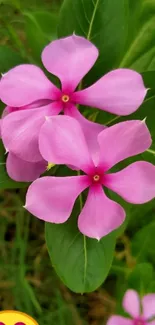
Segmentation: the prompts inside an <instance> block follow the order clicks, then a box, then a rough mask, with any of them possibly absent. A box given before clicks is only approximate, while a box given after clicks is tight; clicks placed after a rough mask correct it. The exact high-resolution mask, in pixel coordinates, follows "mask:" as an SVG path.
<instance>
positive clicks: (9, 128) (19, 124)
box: [1, 102, 61, 162]
mask: <svg viewBox="0 0 155 325" xmlns="http://www.w3.org/2000/svg"><path fill="white" fill-rule="evenodd" d="M60 110H61V107H59V105H58V104H56V102H55V103H52V104H49V105H46V106H44V107H40V108H34V109H26V110H20V111H17V112H14V113H10V114H8V115H7V116H6V117H5V118H4V119H3V120H2V130H1V132H2V140H3V143H4V146H5V148H7V150H8V151H11V152H12V153H14V154H15V155H16V156H18V157H19V158H21V159H23V160H27V161H30V162H37V161H40V160H42V156H41V154H40V151H39V144H38V135H39V132H40V128H41V126H42V124H43V123H44V121H45V116H47V115H52V114H58V113H59V112H60Z"/></svg>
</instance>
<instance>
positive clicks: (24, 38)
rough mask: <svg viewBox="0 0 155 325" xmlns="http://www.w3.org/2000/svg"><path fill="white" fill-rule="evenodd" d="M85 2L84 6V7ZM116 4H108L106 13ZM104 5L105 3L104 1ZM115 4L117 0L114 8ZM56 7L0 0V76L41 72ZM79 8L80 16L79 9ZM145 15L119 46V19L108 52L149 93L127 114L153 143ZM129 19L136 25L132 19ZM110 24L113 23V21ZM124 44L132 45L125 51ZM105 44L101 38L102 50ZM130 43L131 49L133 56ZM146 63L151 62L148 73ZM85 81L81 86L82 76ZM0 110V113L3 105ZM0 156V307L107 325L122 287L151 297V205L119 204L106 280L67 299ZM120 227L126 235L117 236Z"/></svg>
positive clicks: (52, 1)
mask: <svg viewBox="0 0 155 325" xmlns="http://www.w3.org/2000/svg"><path fill="white" fill-rule="evenodd" d="M78 1H79V2H77V0H75V2H76V4H77V6H78V5H79V6H81V4H82V2H81V1H80V0H78ZM89 1H90V0H88V2H87V1H86V2H87V4H88V5H89V4H90V2H89ZM71 2H72V3H73V1H72V0H71V1H66V7H68V6H70V7H69V8H71V9H73V8H72V6H71ZM118 2H119V1H117V2H116V1H114V2H113V5H114V9H113V13H114V11H115V10H116V7H115V6H116V4H117V5H118ZM138 2H141V1H139V0H138V1H137V2H136V3H138ZM92 3H93V2H92ZM108 3H110V2H109V1H107V4H108ZM120 3H121V1H120V2H119V5H120ZM130 3H131V8H130V9H131V11H133V10H135V11H134V12H135V13H136V14H137V12H138V15H140V14H141V11H140V12H139V11H137V10H138V9H137V7H136V4H135V2H134V1H130ZM148 3H150V7H151V8H152V9H153V8H154V7H155V3H153V1H148ZM61 4H62V0H8V1H7V0H6V1H5V0H0V72H1V73H5V72H6V71H7V70H9V69H10V68H11V67H13V66H15V65H17V64H20V63H23V62H28V63H35V64H38V65H40V66H41V67H42V64H41V60H40V54H41V51H42V48H43V47H44V46H45V45H46V44H47V43H49V42H50V41H51V40H52V39H56V38H57V22H58V15H59V10H60V6H61ZM153 5H154V7H153ZM135 7H136V8H135ZM120 9H121V10H122V8H118V9H117V10H120ZM143 9H144V8H143ZM65 10H67V9H66V8H65V7H64V10H63V13H61V17H62V20H61V23H60V24H59V36H63V35H66V33H69V31H70V28H71V29H72V28H73V25H74V23H75V21H74V19H75V17H74V15H72V12H71V13H70V14H68V12H69V11H67V14H66V15H65ZM80 10H82V12H85V8H84V7H83V8H82V9H80ZM100 10H101V8H100ZM142 12H143V10H142ZM146 13H147V17H149V18H150V17H151V19H150V23H149V24H148V29H147V28H145V29H144V31H143V27H141V25H140V23H143V19H144V17H143V15H141V19H139V20H138V25H137V28H133V30H132V32H131V35H130V37H128V41H127V42H125V41H124V38H127V35H128V34H127V29H126V21H125V22H124V23H123V22H120V24H121V26H124V31H126V32H125V33H124V38H120V36H118V35H117V37H116V42H118V40H120V39H122V43H118V45H119V48H120V53H121V54H122V57H120V56H119V55H118V52H119V51H118V48H115V51H117V53H114V54H116V56H117V58H116V62H115V63H114V66H115V67H117V66H119V64H118V62H119V60H120V61H121V62H123V64H124V66H129V67H133V68H135V69H136V70H137V71H140V72H144V73H143V77H144V80H145V83H146V86H147V87H149V88H152V89H151V90H149V93H148V97H147V100H146V101H145V102H144V104H143V105H142V107H141V108H140V111H139V112H138V113H137V112H136V113H135V114H133V115H131V117H130V118H137V117H138V118H144V117H145V116H148V119H147V120H148V126H149V127H150V129H151V133H152V136H153V139H154V135H155V130H154V123H155V122H154V121H155V91H154V88H155V72H154V70H155V68H154V65H153V64H154V63H153V62H154V51H155V50H154V45H155V44H154V43H155V41H154V39H153V37H154V35H153V33H152V31H151V30H152V26H153V28H154V24H153V22H154V18H152V16H151V15H153V14H150V12H149V10H147V11H146ZM88 14H89V11H88ZM98 14H99V13H98ZM122 17H123V16H122ZM87 18H88V17H87ZM103 18H106V16H105V17H103ZM78 19H79V20H81V23H79V26H81V27H80V28H82V30H83V29H84V28H85V25H83V21H82V15H81V16H79V17H78ZM127 19H128V20H129V23H130V24H131V21H132V20H131V17H130V19H129V16H127V17H126V20H127ZM133 19H135V21H136V18H135V16H133ZM152 19H153V20H152ZM88 20H89V19H88ZM114 22H115V24H116V26H117V24H118V22H117V21H114ZM103 23H105V19H104V20H103ZM122 24H123V25H122ZM152 24H153V25H152ZM133 25H134V24H133ZM60 27H61V32H60ZM86 27H87V26H86ZM100 27H101V26H99V28H100ZM114 27H115V26H114ZM118 27H119V26H118ZM133 27H134V26H133ZM80 28H79V30H76V32H77V33H79V34H81V30H80ZM138 28H139V30H140V32H142V35H141V34H140V35H138V40H137V39H136V38H135V39H136V42H139V43H136V44H134V42H132V39H134V37H135V35H136V33H137V30H138ZM150 28H151V30H150ZM118 29H119V28H118ZM148 31H150V34H149V35H150V36H149V41H150V43H149V41H148V40H147V44H146V47H144V46H142V45H141V43H140V41H141V37H142V36H143V38H144V36H145V38H147V35H148ZM109 33H110V31H109ZM151 33H152V34H151ZM145 34H147V35H145ZM97 37H99V35H98V33H96V34H94V36H93V39H94V41H95V40H96V38H97ZM104 37H105V39H106V37H107V35H106V34H105V35H104ZM151 37H152V38H151ZM93 39H92V41H93ZM130 42H131V44H132V46H130ZM109 43H110V42H109V39H108V42H107V43H106V44H107V46H108V44H109ZM124 44H125V45H124ZM150 44H151V47H150V48H149V46H150ZM133 45H134V46H137V48H138V50H136V52H135V47H134V46H133ZM128 48H129V50H128ZM108 51H109V49H107V48H106V47H104V51H103V52H104V58H105V63H104V68H103V71H102V74H103V72H106V70H107V71H108V69H109V65H108V64H110V63H109V62H110V61H108V54H107V53H109V52H108ZM123 51H126V52H123ZM145 51H146V53H145ZM132 52H133V53H132ZM123 53H129V54H132V55H128V56H127V55H126V54H125V55H124V56H123ZM147 53H149V57H148V56H147V55H146V54H147ZM111 55H112V53H111ZM112 59H113V58H111V60H112ZM148 60H149V62H151V67H150V68H149V64H148ZM107 61H108V62H107ZM100 64H101V61H99V70H100ZM110 67H111V66H110ZM42 68H43V67H42ZM147 70H149V71H150V72H148V71H147ZM146 71H147V72H146ZM94 78H95V75H94V74H92V79H94ZM85 83H87V79H86V80H85ZM1 108H2V109H3V105H2V103H1ZM137 114H138V115H137ZM85 115H86V116H87V117H89V118H90V119H92V120H93V119H94V118H96V120H97V121H98V122H100V123H105V124H107V125H111V124H113V118H114V116H110V114H106V113H105V114H103V112H99V111H98V113H97V111H96V110H95V109H94V111H92V113H91V115H90V112H89V110H86V111H85ZM118 118H119V117H118ZM119 120H123V118H121V119H120V118H119ZM152 150H153V149H152ZM0 152H1V157H0V310H4V309H17V310H20V311H23V312H26V313H28V314H30V315H32V316H33V317H34V318H36V320H37V321H38V323H39V324H41V325H42V324H43V325H50V324H52V325H54V324H56V325H86V324H89V325H100V324H106V320H107V318H108V317H109V315H111V314H112V313H114V312H115V313H121V314H123V310H122V307H121V300H122V297H123V294H124V292H125V290H126V289H127V288H129V287H130V288H134V289H136V290H137V291H139V293H140V294H141V295H143V294H144V293H147V292H155V254H154V251H155V241H154V234H155V203H154V201H152V202H150V203H148V204H145V205H142V206H141V207H139V206H132V205H129V204H126V206H125V207H126V210H127V212H128V215H129V216H130V217H128V218H127V222H128V227H127V228H126V224H125V225H124V226H123V228H122V229H120V232H119V237H118V239H117V244H116V251H115V255H114V260H113V264H112V267H111V270H110V274H109V276H108V278H107V280H106V281H105V283H104V284H103V285H102V286H101V287H100V288H99V289H98V290H96V291H95V292H93V293H89V294H83V295H81V294H74V293H73V292H71V291H70V290H69V289H67V288H66V287H65V286H64V284H63V283H62V282H61V281H60V279H58V277H57V275H56V273H55V271H54V269H53V268H52V266H51V262H50V259H49V255H48V253H47V248H46V244H45V238H44V223H43V222H41V221H39V220H38V219H36V218H34V217H32V216H30V215H29V214H28V213H27V212H26V211H25V210H24V209H23V208H22V206H23V205H24V200H25V184H18V183H15V182H13V181H11V180H10V179H9V177H8V176H7V175H6V171H5V156H4V149H3V147H2V146H1V148H0ZM141 158H142V159H143V158H144V159H147V160H149V161H151V162H153V163H155V156H154V153H153V151H152V153H151V152H147V153H145V155H143V156H141ZM51 173H52V171H51ZM112 195H113V194H112ZM116 200H118V198H116ZM123 204H124V203H123ZM125 228H126V230H125V233H123V230H124V229H125ZM66 263H67V261H66ZM73 274H74V270H73ZM75 282H76V278H75Z"/></svg>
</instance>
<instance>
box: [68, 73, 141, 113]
mask: <svg viewBox="0 0 155 325" xmlns="http://www.w3.org/2000/svg"><path fill="white" fill-rule="evenodd" d="M146 93H147V89H146V88H145V86H144V83H143V79H142V77H141V75H140V74H139V73H137V72H136V71H133V70H130V69H117V70H113V71H111V72H109V73H107V74H106V75H105V76H104V77H102V78H101V79H99V80H98V81H97V82H96V83H95V84H93V85H92V86H90V87H89V88H86V89H83V90H81V91H79V92H77V93H75V94H74V100H75V101H76V102H77V103H79V104H82V105H88V106H92V107H98V108H100V109H102V110H104V111H107V112H110V113H113V114H118V115H129V114H131V113H133V112H135V111H136V110H137V109H138V107H139V106H140V105H141V104H142V102H143V100H144V98H145V96H146Z"/></svg>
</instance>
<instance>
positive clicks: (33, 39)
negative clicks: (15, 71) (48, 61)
mask: <svg viewBox="0 0 155 325" xmlns="http://www.w3.org/2000/svg"><path fill="white" fill-rule="evenodd" d="M24 15H25V31H26V36H27V40H28V45H29V46H30V48H31V51H32V54H33V56H34V58H35V59H36V60H37V61H38V62H40V60H41V52H42V50H43V48H44V47H45V46H46V45H47V44H48V43H49V42H51V41H52V40H54V39H56V36H57V31H56V28H57V15H56V14H55V13H50V12H46V11H36V12H33V13H31V12H28V11H27V12H24Z"/></svg>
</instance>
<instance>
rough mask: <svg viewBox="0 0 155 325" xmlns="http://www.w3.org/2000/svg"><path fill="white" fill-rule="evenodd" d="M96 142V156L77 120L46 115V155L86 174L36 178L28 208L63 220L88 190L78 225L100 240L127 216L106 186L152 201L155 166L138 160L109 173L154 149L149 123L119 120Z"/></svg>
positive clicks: (43, 151)
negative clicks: (127, 160)
mask: <svg viewBox="0 0 155 325" xmlns="http://www.w3.org/2000/svg"><path fill="white" fill-rule="evenodd" d="M97 141H98V154H97V155H96V158H95V160H93V159H92V156H91V154H90V151H89V147H88V145H87V143H86V140H85V136H84V133H83V131H82V128H81V125H80V124H79V122H78V121H77V120H75V119H74V118H72V117H69V116H61V115H60V116H53V117H50V118H47V121H46V122H45V123H44V125H43V126H42V128H41V131H40V135H39V149H40V152H41V154H42V156H43V158H44V159H45V160H47V161H49V162H52V163H55V164H67V165H73V166H75V167H76V168H77V169H79V170H81V171H82V172H83V174H82V175H80V176H71V177H53V176H49V177H42V178H40V179H37V180H36V181H34V182H33V184H31V185H30V187H29V189H28V192H27V196H26V205H25V208H26V209H27V210H28V211H30V212H31V213H32V214H33V215H35V216H36V217H38V218H39V219H42V220H45V221H48V222H52V223H63V222H65V221H66V220H67V219H68V218H69V216H70V214H71V212H72V209H73V206H74V202H75V200H76V199H77V197H78V196H79V195H80V193H81V192H83V191H84V190H85V189H86V188H89V192H88V197H87V200H86V202H85V205H84V207H83V209H82V211H81V213H80V215H79V218H78V227H79V230H80V231H81V232H82V233H83V234H84V235H86V236H88V237H92V238H97V239H98V240H99V239H100V238H101V237H103V236H105V235H107V234H108V233H110V232H111V231H113V230H114V229H116V228H117V227H119V226H120V225H121V224H122V223H123V221H124V219H125V211H124V209H123V208H122V207H121V206H120V205H119V204H118V203H116V202H114V201H112V200H111V199H110V198H108V197H107V196H106V194H105V192H104V190H103V188H104V187H107V188H109V189H110V190H112V191H114V192H116V193H117V194H119V195H120V196H121V197H122V198H123V199H125V200H126V201H128V202H131V203H134V204H141V203H145V202H148V201H149V200H151V199H152V198H154V196H155V166H153V165H152V164H150V163H148V162H145V161H137V162H135V163H132V164H131V165H129V166H128V167H126V168H124V169H122V170H121V171H119V172H116V173H111V172H109V170H110V169H111V168H112V167H113V166H114V165H116V164H117V163H118V162H120V161H122V160H124V159H126V158H128V157H131V156H134V155H137V154H139V153H142V152H144V151H145V150H146V149H147V148H149V146H150V145H151V137H150V133H149V131H148V129H147V126H146V124H145V122H144V121H138V120H135V121H127V122H122V123H118V124H116V125H114V126H111V127H109V128H107V129H105V130H103V131H102V132H101V133H99V135H98V139H97Z"/></svg>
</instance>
